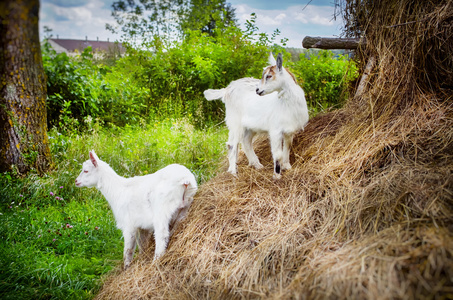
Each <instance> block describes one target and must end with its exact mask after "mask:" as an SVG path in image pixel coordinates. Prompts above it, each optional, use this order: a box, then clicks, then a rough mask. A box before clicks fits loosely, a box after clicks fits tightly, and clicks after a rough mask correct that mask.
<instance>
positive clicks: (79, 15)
mask: <svg viewBox="0 0 453 300" xmlns="http://www.w3.org/2000/svg"><path fill="white" fill-rule="evenodd" d="M65 1H66V0H41V12H40V25H39V26H40V32H41V38H43V27H44V26H48V27H50V28H51V29H53V32H52V34H53V36H54V37H55V36H56V35H58V36H59V37H60V38H72V39H85V36H88V39H90V40H95V39H96V38H97V37H99V39H100V40H107V39H110V40H115V39H117V38H119V35H114V34H112V33H111V32H109V31H107V30H106V29H105V24H106V23H109V24H112V25H116V22H115V20H114V19H113V17H112V16H111V9H110V5H111V3H112V1H113V0H90V1H88V0H87V1H75V0H74V1H72V2H71V3H70V4H71V5H69V4H68V3H67V2H65ZM281 1H282V2H281V3H280V4H279V5H273V6H264V4H262V3H261V6H260V7H262V8H263V7H264V8H266V7H273V8H277V7H281V9H257V8H253V7H252V6H251V5H253V4H244V2H245V1H243V2H242V3H238V4H233V7H234V8H235V9H236V18H237V19H238V23H239V25H240V26H241V27H242V28H245V26H244V24H245V22H246V20H250V14H251V13H252V12H254V13H256V16H257V19H256V25H257V26H258V28H259V30H260V32H266V33H268V34H269V35H270V34H272V33H273V32H274V30H275V29H277V28H278V29H279V30H280V32H281V35H280V37H279V38H284V37H286V38H288V39H289V41H288V43H287V45H288V46H289V47H301V42H302V39H303V38H304V37H305V36H306V35H312V36H334V35H339V34H340V30H339V28H340V25H341V20H337V21H333V20H332V18H333V13H334V8H333V6H332V7H330V6H316V5H313V4H309V5H308V6H306V7H305V4H303V3H302V4H301V5H293V6H289V5H285V3H287V2H285V1H284V0H281ZM291 2H294V1H291ZM313 2H315V1H313ZM247 3H255V4H256V3H258V2H256V1H255V2H247Z"/></svg>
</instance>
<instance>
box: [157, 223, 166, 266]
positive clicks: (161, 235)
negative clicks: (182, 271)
mask: <svg viewBox="0 0 453 300" xmlns="http://www.w3.org/2000/svg"><path fill="white" fill-rule="evenodd" d="M168 226H169V222H163V223H161V224H156V226H155V227H154V239H155V241H156V250H155V252H154V260H156V259H158V258H159V257H161V256H162V255H163V254H164V252H165V249H167V244H168V239H169V237H170V231H169V229H168Z"/></svg>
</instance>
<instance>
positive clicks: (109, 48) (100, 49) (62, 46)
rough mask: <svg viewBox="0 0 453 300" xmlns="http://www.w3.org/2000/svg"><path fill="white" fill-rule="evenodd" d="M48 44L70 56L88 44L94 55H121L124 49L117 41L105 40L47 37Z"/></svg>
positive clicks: (80, 51)
mask: <svg viewBox="0 0 453 300" xmlns="http://www.w3.org/2000/svg"><path fill="white" fill-rule="evenodd" d="M48 41H49V44H50V46H51V47H52V48H53V49H54V50H55V51H56V52H57V53H63V52H65V53H66V54H68V55H70V56H72V55H77V54H80V53H82V52H83V50H84V49H85V48H87V47H89V46H91V48H92V49H93V53H94V54H95V55H99V56H102V55H105V54H118V55H120V56H122V55H123V54H124V53H125V52H126V49H125V48H124V47H123V45H122V44H121V43H118V42H109V41H107V42H105V41H99V40H96V41H90V40H88V39H85V40H70V39H60V38H56V39H49V40H48Z"/></svg>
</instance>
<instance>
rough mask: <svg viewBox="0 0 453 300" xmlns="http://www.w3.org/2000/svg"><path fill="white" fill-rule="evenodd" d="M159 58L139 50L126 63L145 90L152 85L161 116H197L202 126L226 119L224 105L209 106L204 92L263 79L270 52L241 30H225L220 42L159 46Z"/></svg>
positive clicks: (194, 38) (199, 36)
mask: <svg viewBox="0 0 453 300" xmlns="http://www.w3.org/2000/svg"><path fill="white" fill-rule="evenodd" d="M153 48H155V49H156V51H155V52H153V53H152V52H149V51H144V50H134V51H133V52H132V51H131V52H130V55H129V56H128V57H127V58H125V61H126V60H127V62H126V63H125V64H126V65H140V67H139V68H134V69H133V70H131V71H132V72H134V77H135V78H137V79H139V80H141V81H142V82H141V83H140V85H145V84H147V85H149V91H150V99H151V100H150V101H151V103H150V104H149V106H150V107H152V108H154V109H155V113H156V114H157V115H159V116H162V115H163V116H165V115H166V114H169V115H170V116H176V117H180V116H187V115H192V116H193V121H194V122H195V123H196V124H198V125H200V124H206V123H209V122H210V121H216V122H219V121H220V120H222V119H223V103H221V102H219V101H217V102H208V101H206V100H205V99H204V97H203V94H202V93H203V91H204V90H206V89H208V88H213V87H216V88H220V87H225V86H226V85H228V84H229V83H230V82H231V81H233V80H236V79H238V78H241V77H245V76H254V77H258V76H260V74H261V72H262V68H263V66H264V65H266V59H267V55H268V48H267V47H266V46H264V45H256V44H253V43H251V42H249V41H248V40H247V39H246V37H245V36H244V34H243V32H242V31H241V30H240V29H238V28H234V27H231V28H228V29H226V30H224V31H222V32H220V30H219V34H218V36H217V38H213V37H211V36H209V35H207V34H203V33H200V32H199V31H190V32H187V36H186V38H185V40H184V42H173V43H165V42H163V41H160V40H156V41H155V43H154V45H153Z"/></svg>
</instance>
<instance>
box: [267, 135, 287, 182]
mask: <svg viewBox="0 0 453 300" xmlns="http://www.w3.org/2000/svg"><path fill="white" fill-rule="evenodd" d="M283 136H284V135H283V133H281V132H280V133H269V139H270V142H271V151H272V158H273V160H274V176H273V178H274V179H280V178H281V177H282V163H283V147H284V145H283V144H284V138H283Z"/></svg>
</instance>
